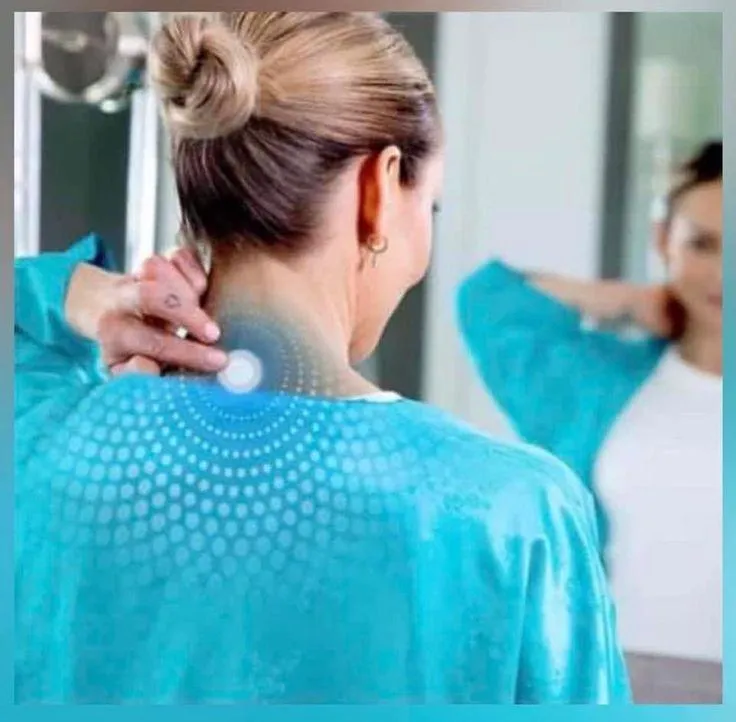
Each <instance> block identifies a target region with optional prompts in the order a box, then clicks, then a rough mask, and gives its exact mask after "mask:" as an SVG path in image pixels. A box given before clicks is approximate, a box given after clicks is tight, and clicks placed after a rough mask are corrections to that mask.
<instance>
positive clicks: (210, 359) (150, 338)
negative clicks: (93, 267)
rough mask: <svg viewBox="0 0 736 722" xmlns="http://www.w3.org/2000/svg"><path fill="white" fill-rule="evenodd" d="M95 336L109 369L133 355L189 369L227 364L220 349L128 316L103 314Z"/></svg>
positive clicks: (202, 369)
mask: <svg viewBox="0 0 736 722" xmlns="http://www.w3.org/2000/svg"><path fill="white" fill-rule="evenodd" d="M99 335H100V345H101V347H102V350H103V359H104V361H105V363H106V364H107V365H108V367H111V368H112V367H114V366H116V365H117V364H120V363H122V362H126V361H127V360H129V359H131V358H133V357H135V356H143V357H145V358H148V359H152V360H154V361H155V362H156V363H158V364H161V365H165V366H176V367H181V368H187V369H190V370H192V371H205V372H206V371H209V372H214V371H219V370H221V369H222V368H224V367H225V366H226V365H227V354H225V352H224V351H222V350H220V349H216V348H212V347H208V346H205V345H204V344H201V343H198V342H196V341H186V340H184V339H181V338H179V337H178V336H176V335H174V334H171V333H169V332H167V331H165V330H163V329H161V328H157V327H155V326H152V325H150V324H147V323H146V322H145V321H143V320H142V319H140V318H136V317H133V316H130V315H121V314H116V313H110V314H106V315H105V317H104V318H103V321H102V323H101V324H100V332H99Z"/></svg>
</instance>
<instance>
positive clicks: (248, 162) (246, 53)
mask: <svg viewBox="0 0 736 722" xmlns="http://www.w3.org/2000/svg"><path fill="white" fill-rule="evenodd" d="M149 67H150V75H151V77H152V79H153V81H154V84H155V86H156V87H157V89H158V92H159V94H160V97H161V101H162V105H163V115H164V118H165V121H166V125H167V127H168V129H169V131H170V134H171V137H172V143H173V163H174V171H175V175H176V182H177V187H178V193H179V200H180V204H181V207H182V217H183V228H182V230H183V231H184V233H185V236H186V237H188V238H189V239H190V240H195V241H207V242H209V244H212V245H213V246H215V245H223V244H228V245H233V244H242V243H243V242H245V243H251V244H265V245H269V246H276V245H283V244H290V245H297V244H298V243H300V242H302V241H303V240H304V239H305V238H306V237H308V236H309V235H310V233H311V232H312V231H313V230H314V228H315V225H316V224H317V222H318V215H319V213H318V211H319V207H320V203H321V201H322V200H324V197H325V195H326V194H327V193H329V187H330V183H331V181H332V180H334V178H336V177H337V175H338V174H339V173H340V171H341V170H343V169H344V168H345V167H346V164H347V163H348V162H349V161H350V160H351V159H353V158H356V157H358V156H362V155H369V154H373V153H378V152H380V151H381V150H382V149H383V148H385V147H387V146H389V145H396V146H398V147H399V149H400V150H401V151H402V161H401V178H402V181H403V182H404V183H406V184H412V183H414V182H415V181H416V179H417V176H418V172H419V165H420V163H421V161H422V160H424V159H425V158H427V157H428V156H430V155H431V154H432V153H433V152H434V150H435V149H436V147H437V145H438V142H439V127H438V126H439V121H438V117H437V109H436V100H435V94H434V89H433V87H432V84H431V82H430V80H429V78H428V77H427V73H426V71H425V69H424V67H423V66H422V64H421V63H420V61H419V60H418V59H417V57H416V55H415V54H414V52H413V51H412V49H411V48H410V46H409V45H408V43H407V42H406V40H405V39H404V38H403V37H402V36H401V35H400V34H399V33H398V32H397V31H395V30H394V29H393V28H392V27H391V26H390V25H389V24H388V23H387V22H386V21H384V20H383V19H382V18H380V16H378V15H377V14H375V13H350V12H311V13H307V12H239V13H211V14H207V15H206V16H203V15H202V14H200V15H197V16H179V17H176V18H174V19H173V20H171V21H170V22H169V23H167V24H166V25H165V26H164V27H163V28H162V29H161V30H160V31H159V32H158V34H157V36H156V37H155V39H154V41H153V44H152V49H151V56H150V66H149Z"/></svg>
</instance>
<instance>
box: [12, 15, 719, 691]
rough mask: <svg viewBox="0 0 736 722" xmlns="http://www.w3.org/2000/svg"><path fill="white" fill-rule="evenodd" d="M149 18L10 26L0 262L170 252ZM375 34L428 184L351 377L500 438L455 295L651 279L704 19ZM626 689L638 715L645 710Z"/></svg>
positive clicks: (685, 140) (50, 18)
mask: <svg viewBox="0 0 736 722" xmlns="http://www.w3.org/2000/svg"><path fill="white" fill-rule="evenodd" d="M165 16H166V14H165V13H150V12H149V13H15V40H16V43H15V46H16V61H15V62H16V65H15V252H16V255H32V254H36V253H38V252H39V251H48V250H58V249H63V248H65V247H67V246H68V245H70V244H71V243H73V242H74V241H75V240H76V239H77V238H79V237H80V236H82V235H85V234H87V233H89V232H96V233H98V234H99V235H101V236H102V237H103V238H105V239H106V241H107V242H108V244H109V246H110V248H111V250H112V252H113V254H114V256H115V258H116V259H117V262H118V264H119V266H120V267H121V268H126V269H129V270H130V269H133V268H136V267H137V266H138V264H139V263H140V262H141V261H142V260H143V259H145V258H146V257H147V256H148V255H150V254H151V253H153V252H155V251H165V250H166V249H167V248H169V247H171V246H172V245H173V244H174V243H175V239H176V233H177V228H178V208H177V202H176V197H175V194H174V189H173V183H172V177H171V173H170V170H169V167H168V158H167V155H168V147H167V141H166V138H165V135H164V133H163V131H162V128H161V126H160V123H159V119H158V111H157V107H156V101H155V98H154V97H152V94H151V93H150V92H149V91H148V89H147V88H146V85H145V66H144V57H145V48H146V42H147V38H148V37H150V34H151V32H152V31H153V30H154V29H155V28H156V27H157V26H158V24H160V23H161V22H162V21H164V20H165ZM387 17H388V19H389V20H390V21H391V22H392V23H394V24H396V25H397V26H398V27H400V28H401V29H402V30H403V32H404V33H405V35H406V36H407V37H408V39H409V40H410V42H411V43H412V44H413V45H414V46H415V48H416V50H417V52H418V54H419V55H420V56H421V58H422V59H423V60H424V62H425V63H426V65H427V66H428V68H429V70H430V72H431V74H432V76H433V77H434V79H435V81H436V83H437V87H438V91H439V94H440V99H441V101H440V102H441V105H442V110H443V114H444V122H445V132H446V140H447V170H446V184H445V193H444V198H443V202H442V212H441V214H440V215H439V217H438V220H437V228H436V238H435V244H436V245H435V253H434V260H433V267H432V271H431V273H430V275H429V277H428V279H427V280H426V281H425V282H424V283H423V284H422V285H421V286H419V287H417V288H416V289H414V290H413V291H412V292H411V293H410V295H409V296H408V297H407V299H406V300H405V302H404V304H403V305H402V307H401V308H400V310H399V312H398V313H397V314H396V316H395V317H394V318H393V319H392V322H391V325H390V327H389V329H388V331H387V333H386V335H385V337H384V339H383V341H382V343H381V346H380V348H379V350H378V352H377V353H376V355H375V357H374V358H373V359H371V360H370V362H369V363H368V364H367V368H366V372H367V373H368V374H369V375H370V376H372V377H373V378H374V379H375V380H377V381H378V383H379V384H380V385H382V386H383V387H385V388H389V389H393V390H395V391H398V392H399V393H401V394H403V395H405V396H408V397H411V398H417V399H423V400H426V401H429V402H431V403H435V404H438V405H439V406H442V407H443V408H445V409H448V410H449V411H452V412H454V413H456V414H459V415H460V416H462V417H464V418H465V419H467V420H468V421H470V422H471V423H474V424H476V425H479V426H480V427H482V428H483V429H485V430H487V431H489V432H492V433H494V434H496V435H501V436H506V437H511V436H512V432H511V431H510V429H509V427H508V424H507V423H506V421H505V419H504V418H503V416H502V415H501V414H500V413H499V411H498V410H497V408H496V407H495V406H494V404H493V402H492V401H491V399H490V398H489V396H488V394H487V393H486V392H485V391H483V389H482V387H481V385H480V382H479V381H478V380H477V377H476V374H475V373H474V372H473V371H472V370H471V368H470V363H469V361H468V359H467V358H466V355H465V353H464V351H463V350H462V347H461V344H460V341H459V337H458V333H457V330H456V323H455V310H454V294H455V289H456V287H457V284H458V282H459V281H460V279H461V278H463V277H464V276H465V275H466V274H467V273H468V272H470V271H471V270H472V269H474V268H475V267H476V266H477V265H478V264H479V263H481V262H482V261H483V260H485V259H487V258H489V257H491V256H500V257H502V258H504V259H505V260H506V261H507V262H509V263H511V264H513V265H519V266H521V267H524V268H530V269H537V268H538V269H544V270H546V271H549V272H559V273H562V274H565V275H568V276H576V277H579V278H602V277H605V278H624V279H630V280H636V281H643V280H646V279H656V278H658V277H659V275H660V274H661V269H660V268H659V267H658V266H657V262H656V259H655V257H654V254H653V252H652V251H653V248H652V246H653V241H652V238H651V230H650V226H651V220H652V214H653V213H655V212H656V201H657V199H658V198H659V197H660V195H661V193H662V192H663V190H664V188H665V186H666V184H667V181H668V178H669V173H670V170H671V169H672V167H673V164H674V163H676V162H677V161H679V160H681V159H682V158H683V157H684V156H685V155H686V154H688V153H690V152H691V151H693V150H694V149H695V148H696V147H698V146H699V145H700V144H701V143H702V142H704V141H705V140H708V139H710V138H716V137H720V136H721V134H722V128H721V120H722V119H721V107H722V86H721V79H722V70H721V65H722V28H721V15H720V14H717V13H539V14H535V13H518V14H516V13H387ZM637 669H638V670H639V671H638V672H637V675H638V677H637V679H636V684H637V685H639V687H640V689H641V690H643V691H641V692H640V696H642V697H647V696H650V697H653V698H655V699H660V698H661V697H662V695H664V694H665V692H663V691H662V690H654V689H649V690H648V689H646V688H647V685H648V684H650V682H649V681H648V680H647V677H646V665H645V664H644V663H643V666H641V667H639V668H637ZM670 683H671V684H673V685H680V686H682V685H689V686H691V687H692V688H693V696H694V697H697V696H698V690H699V689H700V690H701V691H702V689H707V688H708V686H709V685H711V686H712V685H715V684H718V685H720V671H718V674H717V679H716V672H715V668H714V669H712V670H711V669H710V668H707V667H705V668H702V667H698V668H697V669H696V668H693V667H687V666H686V665H685V666H682V665H680V666H678V665H676V664H674V663H673V666H672V668H671V675H670ZM651 684H652V685H653V684H654V682H651ZM658 695H659V697H658ZM706 696H707V695H706Z"/></svg>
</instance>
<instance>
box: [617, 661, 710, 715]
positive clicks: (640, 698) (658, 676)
mask: <svg viewBox="0 0 736 722" xmlns="http://www.w3.org/2000/svg"><path fill="white" fill-rule="evenodd" d="M626 659H627V663H628V666H629V676H630V678H631V686H632V691H633V695H634V701H635V703H636V704H722V702H723V679H722V677H723V667H722V665H721V664H716V663H712V662H696V661H689V660H684V659H672V658H668V657H654V656H647V655H642V654H628V655H627V656H626Z"/></svg>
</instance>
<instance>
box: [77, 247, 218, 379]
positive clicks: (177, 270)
mask: <svg viewBox="0 0 736 722" xmlns="http://www.w3.org/2000/svg"><path fill="white" fill-rule="evenodd" d="M206 288H207V277H206V275H205V272H204V269H203V268H202V266H201V264H200V263H199V261H198V259H197V258H196V257H195V256H194V254H193V253H192V252H190V251H189V250H179V251H177V252H176V253H175V254H174V255H173V256H172V257H171V259H165V258H162V257H159V256H154V257H152V258H149V259H148V260H147V261H146V262H145V263H144V264H143V267H142V269H141V271H140V273H138V274H137V275H135V276H121V275H118V274H111V273H108V272H106V271H103V270H101V269H99V268H95V267H93V266H88V265H82V266H80V267H79V268H78V269H77V271H75V273H74V276H73V277H72V281H71V283H70V286H69V291H68V294H67V300H66V316H67V320H68V322H69V323H70V325H71V326H72V327H73V328H75V329H76V330H77V331H78V332H79V333H80V334H82V335H84V336H86V337H87V338H90V339H92V340H94V341H97V342H98V343H99V344H100V347H101V350H102V357H103V360H104V361H105V363H106V364H107V366H108V367H109V368H110V371H111V373H113V374H121V373H126V372H139V373H149V374H160V373H161V369H162V367H164V366H176V367H181V368H186V369H190V370H193V371H200V372H213V371H218V370H220V369H222V368H223V367H224V366H225V365H226V363H227V356H226V354H225V353H224V352H223V351H221V350H219V349H216V348H214V347H212V346H211V344H213V343H214V342H215V341H217V339H218V338H219V335H220V332H219V329H218V328H217V326H216V324H215V323H214V322H213V321H212V319H210V318H209V317H208V316H207V314H206V313H205V312H204V311H203V310H202V308H201V306H200V301H201V297H202V294H203V293H204V291H205V290H206ZM181 328H183V329H185V330H186V331H187V332H188V334H189V335H190V336H191V337H192V340H185V339H183V338H181V337H180V336H178V335H177V333H176V332H177V330H178V329H181Z"/></svg>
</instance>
